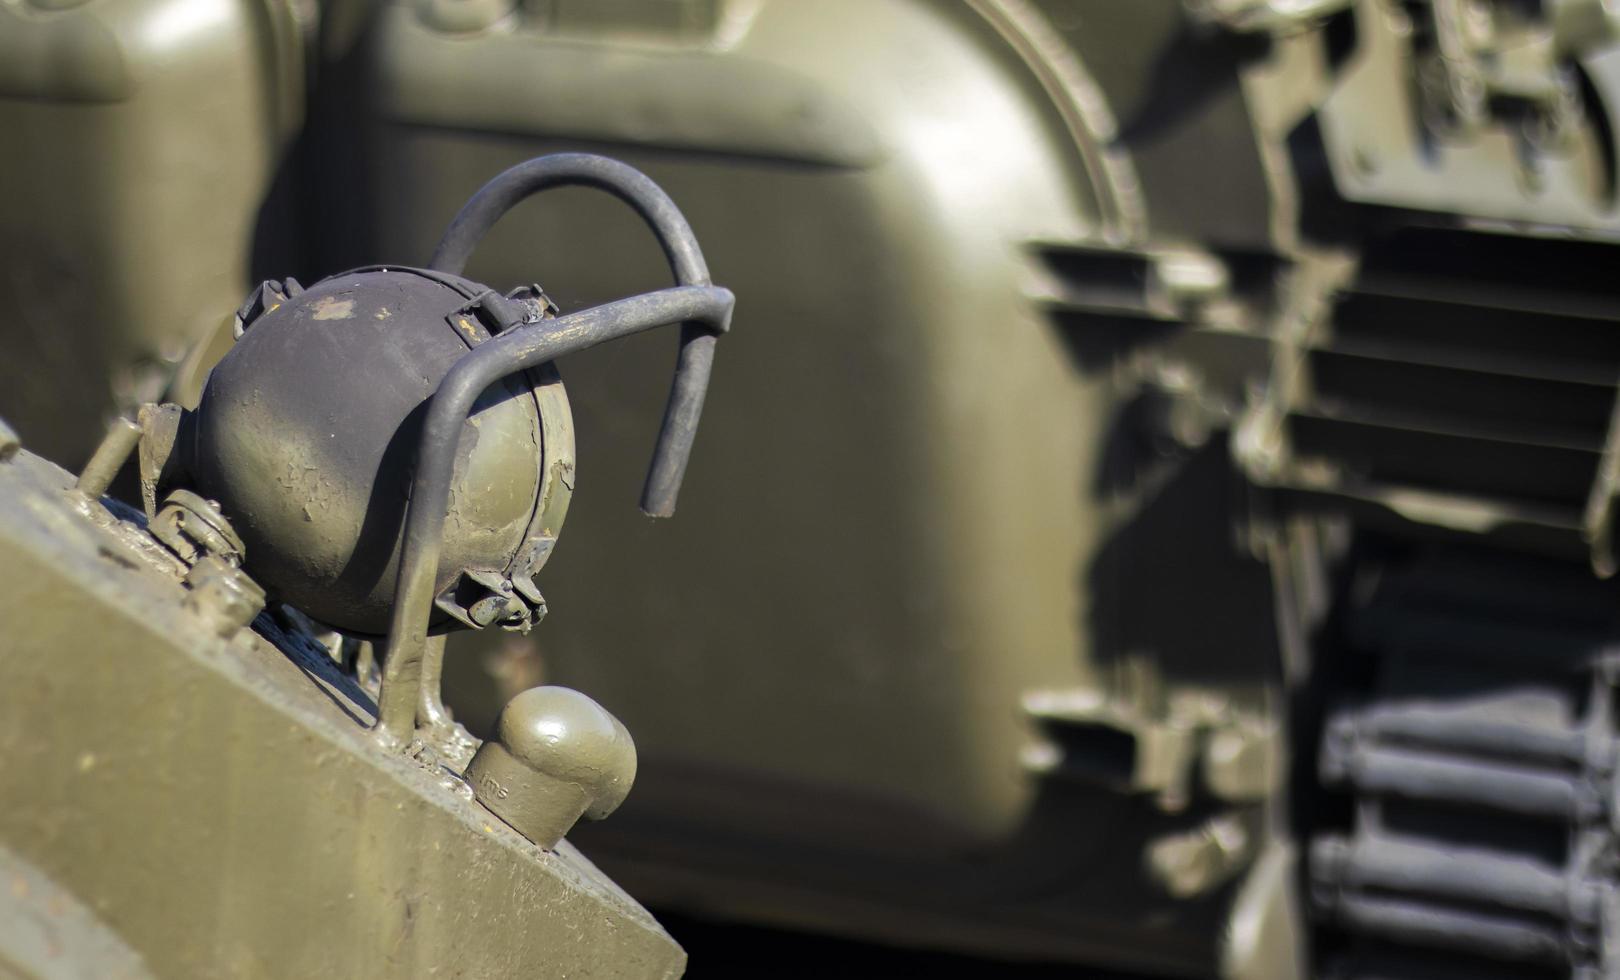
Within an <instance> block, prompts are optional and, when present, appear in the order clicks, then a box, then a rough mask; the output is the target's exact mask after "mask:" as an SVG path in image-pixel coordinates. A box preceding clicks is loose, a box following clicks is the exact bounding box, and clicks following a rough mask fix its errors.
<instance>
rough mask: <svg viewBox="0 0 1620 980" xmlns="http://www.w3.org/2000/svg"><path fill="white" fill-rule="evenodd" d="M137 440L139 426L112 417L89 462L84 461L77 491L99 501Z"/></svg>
mask: <svg viewBox="0 0 1620 980" xmlns="http://www.w3.org/2000/svg"><path fill="white" fill-rule="evenodd" d="M140 441H141V427H140V425H138V424H137V423H135V422H133V421H131V420H129V419H126V418H124V417H123V416H119V417H118V418H116V419H113V422H112V425H110V426H108V427H107V434H106V435H105V436H103V437H102V438H101V444H100V445H98V446H96V451H95V452H94V453H93V454H91V456H90V462H88V463H86V464H84V470H83V471H82V472H81V473H80V474H79V482H78V490H79V492H80V493H82V494H84V495H85V496H86V497H89V498H90V499H91V500H99V499H100V498H101V495H102V494H104V493H106V492H107V488H108V487H110V486H112V481H113V479H114V478H115V477H116V476H118V471H119V470H121V469H123V468H124V463H125V461H127V460H128V459H129V454H130V453H132V452H134V451H135V446H136V444H138V443H139V442H140Z"/></svg>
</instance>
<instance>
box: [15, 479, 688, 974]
mask: <svg viewBox="0 0 1620 980" xmlns="http://www.w3.org/2000/svg"><path fill="white" fill-rule="evenodd" d="M72 485H73V480H72V478H71V477H70V476H69V475H68V474H66V473H65V472H63V471H61V470H59V469H57V468H56V467H54V466H52V465H51V464H49V463H46V462H44V461H43V460H41V459H39V458H38V457H35V456H33V455H32V454H29V453H27V452H20V453H17V454H16V455H15V456H13V457H12V458H11V459H9V460H8V461H5V462H0V619H3V621H4V622H5V623H6V624H7V627H6V641H5V643H4V644H3V645H0V752H3V754H4V756H5V758H6V764H5V766H4V767H0V800H4V801H5V805H4V806H3V807H0V840H3V841H4V842H5V847H6V849H7V850H8V851H9V852H10V853H11V855H12V856H14V857H15V858H16V859H17V860H18V861H21V862H26V864H27V866H28V868H27V871H28V874H30V875H33V876H34V877H35V878H39V879H42V880H46V881H48V882H50V883H51V884H52V885H53V887H56V888H59V889H62V890H64V891H65V892H66V893H68V894H70V895H71V896H74V897H76V899H77V901H78V902H79V903H80V904H81V905H82V906H83V907H84V908H85V909H88V910H89V911H90V912H93V914H94V916H95V917H96V918H97V919H98V920H99V922H100V923H101V924H102V925H103V926H104V928H105V930H106V931H109V932H110V933H111V934H112V935H113V937H115V938H116V939H117V940H118V941H119V942H121V943H122V944H126V945H127V947H128V950H131V951H133V953H134V954H135V955H136V956H138V957H139V959H140V961H141V962H143V963H144V965H145V968H147V969H149V970H150V971H151V972H152V973H153V974H154V975H157V976H170V977H178V976H242V977H261V976H264V977H310V976H344V977H398V976H463V977H489V976H549V977H563V976H568V977H592V976H596V977H615V978H617V977H675V976H679V975H680V973H681V972H682V970H683V968H684V962H685V956H684V954H683V953H682V952H681V950H680V948H679V947H678V946H677V945H676V944H675V943H674V942H673V940H671V939H670V938H669V936H668V935H667V934H666V933H664V931H663V930H662V929H660V928H659V927H658V925H657V924H656V923H655V922H654V921H653V920H652V919H651V918H650V917H649V916H648V915H647V913H646V912H644V911H643V910H642V909H641V908H640V907H639V906H637V905H636V904H635V903H634V902H633V901H632V900H631V899H630V898H628V897H627V896H626V895H625V894H624V893H623V892H621V891H620V890H619V889H618V888H617V887H616V886H614V885H613V884H612V882H610V881H609V880H608V879H607V878H606V877H605V876H603V875H602V874H601V873H600V872H599V871H597V870H596V868H595V867H593V866H592V865H591V863H590V862H589V861H587V860H586V859H585V858H584V857H583V856H581V855H580V854H579V852H578V851H576V850H574V849H573V848H572V847H571V846H570V845H568V844H567V843H566V842H564V843H561V844H559V845H558V846H557V847H556V849H555V850H549V851H548V850H543V849H541V848H538V847H536V846H534V845H532V844H530V843H529V842H528V841H526V840H524V839H523V838H522V837H520V836H518V834H517V833H516V832H515V831H513V830H511V829H510V828H509V827H507V826H506V825H505V824H503V823H502V822H501V821H500V820H498V819H496V818H495V817H494V816H493V815H492V814H490V813H488V812H487V811H485V810H483V809H482V808H481V807H479V806H478V804H476V803H475V802H473V801H472V798H471V791H470V789H468V787H466V786H465V784H462V783H460V781H459V780H456V779H454V778H452V777H450V776H449V775H448V774H447V773H444V772H442V771H441V772H439V773H438V774H437V775H435V774H434V772H433V771H430V770H428V769H426V768H423V767H422V766H419V765H417V764H415V763H414V762H412V761H411V760H409V759H406V758H404V757H400V756H390V755H385V754H383V753H380V752H379V751H378V750H377V748H376V746H375V744H374V743H373V742H372V741H371V740H370V739H369V738H368V733H367V730H366V725H368V724H369V722H370V720H371V719H370V716H369V713H368V711H369V700H368V699H367V698H366V697H365V696H364V695H363V694H362V693H359V691H358V689H357V688H355V687H354V686H353V684H352V682H348V683H345V682H344V681H343V677H342V675H340V674H337V673H336V672H335V671H334V670H333V669H332V668H331V666H330V661H323V658H321V657H320V656H318V655H317V656H311V655H310V654H302V655H300V654H298V653H297V652H296V650H294V651H293V652H283V651H282V650H280V649H277V648H276V647H274V646H272V645H271V644H270V643H268V642H266V641H265V640H264V639H263V638H262V637H260V636H258V635H256V634H254V633H253V632H252V631H247V630H245V631H241V632H239V633H237V634H236V635H235V636H233V637H232V638H230V639H228V640H221V639H218V638H216V637H215V636H214V635H213V632H212V631H211V629H210V628H209V621H208V620H207V619H205V618H203V617H202V616H201V615H200V614H199V613H197V612H194V611H191V610H189V609H188V608H186V607H185V605H184V604H183V602H182V598H183V590H182V588H181V586H180V585H179V583H178V582H175V581H173V580H172V579H169V578H166V577H165V576H163V575H160V574H157V573H155V572H154V571H153V570H152V569H151V568H149V567H148V566H146V565H145V564H144V560H143V558H142V556H141V552H140V549H139V548H132V544H131V542H132V541H137V540H139V538H140V537H141V535H140V534H139V533H138V532H136V531H135V530H133V529H132V528H130V527H128V526H126V525H120V524H119V523H118V522H117V521H115V520H114V519H113V518H112V517H111V516H110V515H109V514H107V513H106V512H105V511H103V510H102V509H101V505H99V504H93V503H90V502H89V501H88V500H86V499H84V498H83V497H82V496H81V495H79V494H78V493H77V491H74V490H73V489H71V488H72ZM19 867H20V866H19ZM19 874H22V871H19ZM17 880H22V878H18V879H17ZM31 880H32V879H31ZM6 887H8V888H9V887H12V883H10V882H7V883H6ZM24 887H26V883H25V885H24ZM7 948H8V950H10V948H11V947H10V946H8V947H7ZM80 952H83V953H85V954H86V955H89V954H90V953H93V952H95V951H94V950H80ZM108 955H112V954H108ZM108 962H111V961H110V960H109V961H108ZM103 975H105V974H103Z"/></svg>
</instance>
